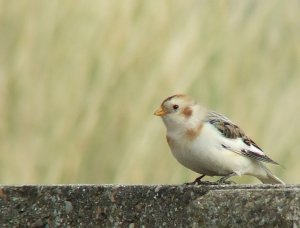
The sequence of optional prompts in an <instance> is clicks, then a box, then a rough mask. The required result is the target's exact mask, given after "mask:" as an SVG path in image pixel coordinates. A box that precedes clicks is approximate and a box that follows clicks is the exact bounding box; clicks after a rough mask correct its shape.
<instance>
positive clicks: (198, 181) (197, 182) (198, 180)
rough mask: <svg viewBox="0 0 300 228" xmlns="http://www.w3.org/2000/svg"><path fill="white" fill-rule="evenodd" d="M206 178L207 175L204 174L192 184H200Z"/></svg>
mask: <svg viewBox="0 0 300 228" xmlns="http://www.w3.org/2000/svg"><path fill="white" fill-rule="evenodd" d="M203 177H205V174H202V175H201V176H200V177H197V178H196V179H195V180H194V181H193V182H192V184H200V183H201V182H202V181H201V179H202V178H203Z"/></svg>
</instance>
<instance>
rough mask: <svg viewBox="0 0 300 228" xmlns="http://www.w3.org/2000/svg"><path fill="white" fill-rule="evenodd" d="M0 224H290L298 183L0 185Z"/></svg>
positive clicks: (294, 222) (297, 221)
mask: <svg viewBox="0 0 300 228" xmlns="http://www.w3.org/2000/svg"><path fill="white" fill-rule="evenodd" d="M0 224H1V227H24V226H25V227H26V226H28V227H68V226H69V227H95V226H98V227H112V226H122V227H124V226H125V227H140V226H142V225H144V226H145V227H153V226H156V227H157V226H166V227H174V226H194V227H198V226H206V227H212V226H213V227H228V226H230V227H245V226H247V227H259V226H263V227H265V226H272V227H273V226H276V227H295V226H299V225H300V185H288V186H279V185H273V186H272V185H221V186H219V185H203V186H182V185H178V186H177V185H176V186H173V185H171V186H170V185H157V186H143V185H140V186H136V185H134V186H133V185H132V186H123V185H58V186H36V185H33V186H0Z"/></svg>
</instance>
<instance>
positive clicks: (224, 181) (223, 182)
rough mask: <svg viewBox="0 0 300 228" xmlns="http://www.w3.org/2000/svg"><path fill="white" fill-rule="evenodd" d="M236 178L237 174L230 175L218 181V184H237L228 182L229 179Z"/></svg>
mask: <svg viewBox="0 0 300 228" xmlns="http://www.w3.org/2000/svg"><path fill="white" fill-rule="evenodd" d="M233 176H236V173H230V174H228V175H227V176H224V177H222V178H221V179H220V180H218V181H217V183H218V184H235V182H233V181H226V180H227V179H228V178H230V177H233Z"/></svg>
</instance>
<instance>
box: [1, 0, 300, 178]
mask: <svg viewBox="0 0 300 228" xmlns="http://www.w3.org/2000/svg"><path fill="white" fill-rule="evenodd" d="M299 10H300V5H299V3H298V2H297V1H288V2H285V1H280V0H274V1H263V2H262V1H238V0H232V1H224V0H223V1H214V0H213V1H195V0H194V1H192V0H188V1H167V0H165V1H137V0H131V1H79V0H78V1H67V0H65V1H58V0H51V1H46V0H42V1H34V0H31V1H21V2H19V1H5V0H1V1H0V34H1V35H0V182H1V183H6V184H12V183H182V182H187V181H191V180H193V178H194V177H196V174H195V173H192V172H191V171H189V170H187V169H185V168H183V167H182V166H181V165H180V164H178V163H177V162H176V161H175V159H174V158H173V157H172V155H171V153H170V151H169V148H168V146H167V144H166V141H165V128H164V126H163V124H162V122H161V120H160V119H159V118H157V117H154V116H153V115H152V114H153V111H154V110H155V109H156V108H157V107H158V106H159V105H160V103H161V101H162V100H163V99H164V98H165V97H166V96H169V95H172V94H174V93H178V92H180V93H188V94H190V95H191V96H193V97H195V98H196V99H197V100H199V101H201V102H202V103H203V104H205V105H207V106H209V107H211V108H212V109H215V110H217V111H219V112H221V113H223V114H225V115H227V116H228V117H230V118H231V119H233V120H234V121H235V122H236V123H238V124H239V125H240V126H242V128H243V129H244V130H245V131H246V132H247V133H248V134H249V135H250V136H251V137H252V138H253V139H254V140H255V141H256V142H257V143H258V144H259V145H260V146H261V147H263V148H264V150H265V152H266V153H267V154H268V155H269V156H270V157H272V158H273V159H274V160H276V161H278V162H280V163H281V164H282V166H283V167H285V169H283V168H280V167H272V168H273V169H272V170H273V171H274V172H275V173H276V174H277V175H278V176H280V177H281V178H282V179H284V180H286V182H289V183H297V182H299V176H298V173H299V171H300V168H299V165H298V161H299V158H300V157H299V150H300V145H299V141H300V121H299V116H300V102H299V96H300V76H299V73H300V54H299V53H300V45H299V40H300V30H299V21H300V14H299ZM235 180H238V182H240V183H243V182H247V183H249V182H256V183H258V181H257V180H255V179H254V178H237V179H235Z"/></svg>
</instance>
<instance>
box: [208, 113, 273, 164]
mask: <svg viewBox="0 0 300 228" xmlns="http://www.w3.org/2000/svg"><path fill="white" fill-rule="evenodd" d="M204 121H205V122H208V123H210V124H211V125H213V126H214V127H215V128H216V129H217V130H218V131H219V132H220V133H221V134H222V135H223V136H224V140H223V141H222V146H223V147H224V148H226V149H228V150H230V151H232V152H235V153H238V154H240V155H243V156H245V157H248V158H251V159H254V160H257V161H262V162H269V163H273V164H277V165H278V163H277V162H275V161H273V160H272V159H271V158H269V157H268V156H267V155H266V154H265V153H264V152H263V150H262V149H261V148H260V147H259V146H258V145H257V144H256V143H255V142H253V141H252V140H251V139H250V138H249V137H247V136H246V134H245V133H244V132H243V130H242V129H241V128H239V127H238V126H237V125H235V124H234V123H233V122H232V121H231V120H229V119H228V118H227V117H225V116H223V115H221V114H219V113H216V112H212V111H211V112H208V114H207V116H206V118H205V120H204Z"/></svg>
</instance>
